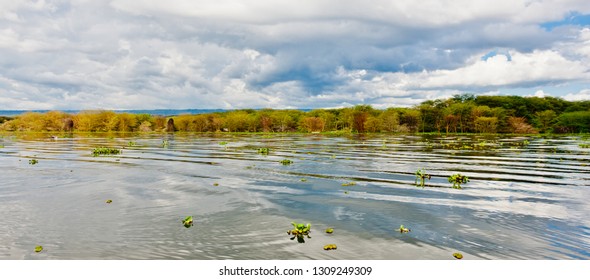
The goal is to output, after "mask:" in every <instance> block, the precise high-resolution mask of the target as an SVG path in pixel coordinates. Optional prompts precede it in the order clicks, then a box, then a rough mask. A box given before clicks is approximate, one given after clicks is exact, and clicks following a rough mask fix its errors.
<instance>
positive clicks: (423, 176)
mask: <svg viewBox="0 0 590 280" xmlns="http://www.w3.org/2000/svg"><path fill="white" fill-rule="evenodd" d="M430 177H431V176H430V174H427V173H426V171H425V170H424V169H418V170H417V171H416V181H415V183H416V186H420V187H424V180H426V179H428V180H430ZM418 180H420V184H418Z"/></svg>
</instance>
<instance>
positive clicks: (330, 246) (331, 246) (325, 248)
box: [324, 244, 338, 251]
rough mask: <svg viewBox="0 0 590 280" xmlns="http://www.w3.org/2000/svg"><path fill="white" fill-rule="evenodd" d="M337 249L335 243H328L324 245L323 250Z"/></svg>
mask: <svg viewBox="0 0 590 280" xmlns="http://www.w3.org/2000/svg"><path fill="white" fill-rule="evenodd" d="M336 249H338V247H336V244H328V245H326V246H324V250H326V251H329V250H336Z"/></svg>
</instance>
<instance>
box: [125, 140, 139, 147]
mask: <svg viewBox="0 0 590 280" xmlns="http://www.w3.org/2000/svg"><path fill="white" fill-rule="evenodd" d="M127 146H129V147H135V146H137V143H136V142H133V141H129V142H128V143H127Z"/></svg>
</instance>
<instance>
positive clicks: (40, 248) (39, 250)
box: [35, 246, 43, 253]
mask: <svg viewBox="0 0 590 280" xmlns="http://www.w3.org/2000/svg"><path fill="white" fill-rule="evenodd" d="M41 251H43V246H37V247H35V253H39V252H41Z"/></svg>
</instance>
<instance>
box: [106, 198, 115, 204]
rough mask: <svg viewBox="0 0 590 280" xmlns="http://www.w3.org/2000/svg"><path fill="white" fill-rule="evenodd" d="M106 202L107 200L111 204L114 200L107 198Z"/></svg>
mask: <svg viewBox="0 0 590 280" xmlns="http://www.w3.org/2000/svg"><path fill="white" fill-rule="evenodd" d="M105 202H106V203H108V204H111V203H113V201H112V200H110V199H107V201H105Z"/></svg>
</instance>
